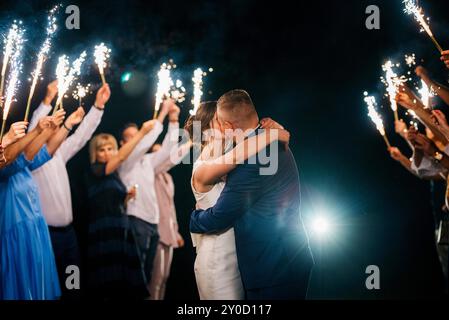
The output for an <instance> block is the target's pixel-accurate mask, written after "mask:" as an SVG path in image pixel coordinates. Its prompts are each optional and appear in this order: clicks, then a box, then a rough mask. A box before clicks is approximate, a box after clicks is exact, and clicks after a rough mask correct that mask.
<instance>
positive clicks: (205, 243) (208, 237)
mask: <svg viewBox="0 0 449 320" xmlns="http://www.w3.org/2000/svg"><path fill="white" fill-rule="evenodd" d="M200 164H201V160H197V161H196V162H195V164H194V165H193V171H192V177H193V174H194V172H195V170H196V168H198V166H199V165H200ZM191 186H192V191H193V194H194V196H195V199H196V203H197V207H198V208H199V209H208V208H210V207H213V206H214V205H215V203H216V202H217V200H218V198H219V197H220V194H221V191H222V190H223V188H224V186H225V183H224V182H219V183H217V184H215V185H214V187H213V188H212V189H211V190H210V191H209V192H205V193H201V192H197V191H196V190H195V188H194V186H193V182H192V181H191ZM192 241H193V245H194V246H195V247H196V253H197V256H196V260H195V277H196V284H197V286H198V291H199V294H200V299H201V300H243V299H244V298H245V293H244V290H243V285H242V280H241V278H240V271H239V268H238V264H237V254H236V249H235V238H234V229H233V228H230V229H228V230H226V231H224V232H222V233H220V234H195V233H192Z"/></svg>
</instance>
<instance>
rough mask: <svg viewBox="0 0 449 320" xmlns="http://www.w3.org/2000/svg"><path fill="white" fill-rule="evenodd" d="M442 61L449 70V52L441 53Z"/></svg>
mask: <svg viewBox="0 0 449 320" xmlns="http://www.w3.org/2000/svg"><path fill="white" fill-rule="evenodd" d="M440 60H441V61H443V62H444V64H445V65H446V68H449V50H444V51H442V52H441V57H440Z"/></svg>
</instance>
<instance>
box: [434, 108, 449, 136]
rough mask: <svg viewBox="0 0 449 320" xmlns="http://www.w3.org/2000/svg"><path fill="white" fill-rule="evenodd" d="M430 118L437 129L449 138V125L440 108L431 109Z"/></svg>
mask: <svg viewBox="0 0 449 320" xmlns="http://www.w3.org/2000/svg"><path fill="white" fill-rule="evenodd" d="M431 118H432V120H433V121H434V123H435V125H436V126H437V127H438V129H439V130H440V131H441V132H442V133H443V134H444V136H445V137H446V138H447V139H448V140H449V125H448V123H447V120H446V116H445V115H444V113H443V112H441V111H440V110H432V115H431Z"/></svg>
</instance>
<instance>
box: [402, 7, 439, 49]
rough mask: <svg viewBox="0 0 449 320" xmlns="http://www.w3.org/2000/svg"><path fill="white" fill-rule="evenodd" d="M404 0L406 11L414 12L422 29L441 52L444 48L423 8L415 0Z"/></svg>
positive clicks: (408, 12)
mask: <svg viewBox="0 0 449 320" xmlns="http://www.w3.org/2000/svg"><path fill="white" fill-rule="evenodd" d="M402 2H403V3H404V4H405V9H404V12H405V13H407V14H413V15H414V16H415V19H416V21H418V23H419V24H420V26H421V28H422V30H424V31H425V32H426V33H427V35H428V36H429V37H430V39H431V40H432V41H433V43H434V44H435V46H436V47H437V49H438V51H439V52H440V53H441V52H442V51H443V49H442V48H441V46H440V44H439V43H438V41H437V40H436V39H435V36H434V35H433V33H432V30H430V27H429V24H428V23H427V22H426V18H425V17H424V13H423V10H422V8H420V7H418V6H417V5H416V3H415V1H414V0H404V1H402ZM427 20H428V18H427Z"/></svg>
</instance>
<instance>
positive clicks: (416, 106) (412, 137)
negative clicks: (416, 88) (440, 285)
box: [389, 51, 449, 293]
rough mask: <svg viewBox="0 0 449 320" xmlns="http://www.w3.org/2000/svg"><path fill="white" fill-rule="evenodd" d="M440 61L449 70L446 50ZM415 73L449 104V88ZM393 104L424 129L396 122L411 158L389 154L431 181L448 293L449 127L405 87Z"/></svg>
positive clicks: (397, 152)
mask: <svg viewBox="0 0 449 320" xmlns="http://www.w3.org/2000/svg"><path fill="white" fill-rule="evenodd" d="M441 60H442V61H443V62H444V63H445V65H446V67H447V68H449V51H443V52H442V55H441ZM415 73H416V75H417V76H418V77H419V78H421V79H422V80H423V81H424V82H425V83H426V85H427V86H428V87H429V88H431V90H432V91H433V92H435V93H436V95H437V96H438V97H439V98H440V99H441V100H442V102H443V103H444V104H446V105H449V87H447V86H445V85H443V84H441V83H439V82H437V81H435V80H434V79H432V77H431V76H430V74H429V72H428V71H427V70H426V69H425V68H424V67H423V66H417V67H416V69H415ZM396 101H397V102H398V104H399V105H400V106H402V107H404V108H405V109H407V110H410V111H412V112H414V113H415V114H416V116H417V118H418V119H419V121H420V123H421V124H423V125H424V127H425V129H424V131H423V132H420V131H419V130H418V129H417V127H416V126H414V125H411V126H410V127H408V126H407V124H406V123H405V122H404V121H403V120H396V121H395V131H396V133H397V134H399V135H400V136H401V137H402V138H403V139H404V140H405V141H406V142H407V144H408V146H409V147H410V149H411V153H412V155H411V157H410V158H408V157H407V156H405V155H404V153H403V152H401V151H400V150H399V148H397V147H390V148H389V152H390V155H391V157H392V158H393V159H395V160H396V161H398V162H399V163H400V164H401V165H402V166H403V167H404V168H405V169H407V170H408V171H409V172H410V173H412V174H413V175H415V176H416V177H418V178H420V179H425V180H429V181H430V188H431V194H432V207H433V208H432V211H433V216H434V222H435V224H434V226H435V244H436V249H437V252H438V256H439V260H440V265H441V269H442V272H443V274H444V277H445V283H444V287H445V290H446V293H447V291H448V284H449V280H448V270H449V258H448V248H449V124H448V122H447V120H446V116H445V114H444V113H443V112H442V111H441V110H438V109H435V108H433V106H432V105H429V104H426V103H425V102H423V101H421V100H420V98H419V97H418V96H417V95H416V93H415V92H413V91H412V90H411V89H410V88H409V87H407V86H406V85H402V86H400V87H399V90H398V92H397V95H396ZM442 109H443V110H444V108H442ZM440 185H443V191H442V192H439V189H440V188H439V186H440ZM444 189H445V190H444ZM440 204H441V205H440Z"/></svg>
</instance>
